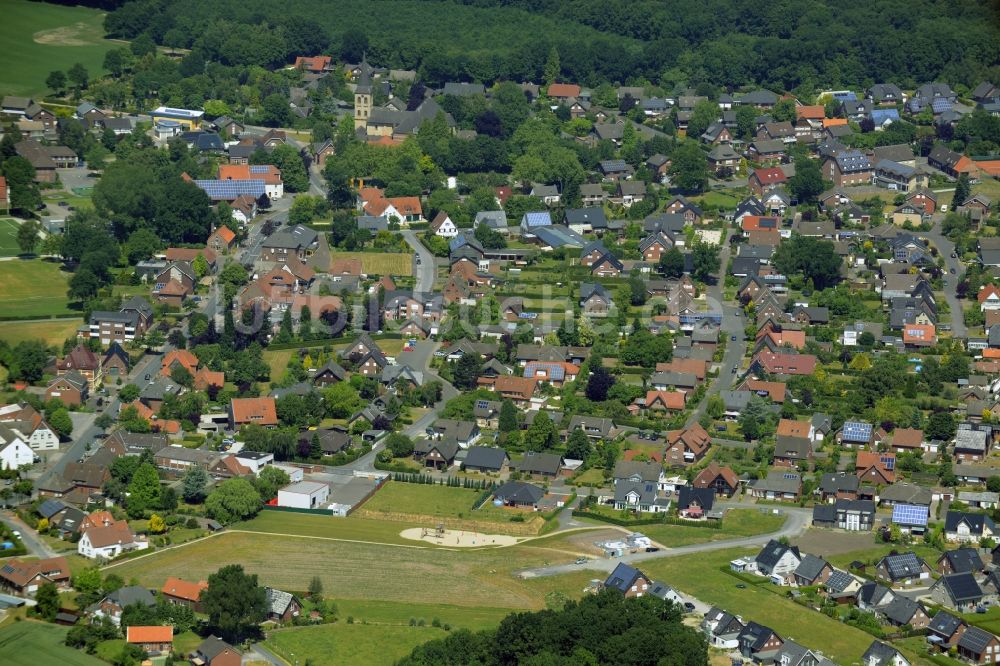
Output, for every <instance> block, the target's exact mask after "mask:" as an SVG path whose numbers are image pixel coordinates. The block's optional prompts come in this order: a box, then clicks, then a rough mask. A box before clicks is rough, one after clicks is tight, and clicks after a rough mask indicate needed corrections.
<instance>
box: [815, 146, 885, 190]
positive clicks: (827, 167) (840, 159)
mask: <svg viewBox="0 0 1000 666" xmlns="http://www.w3.org/2000/svg"><path fill="white" fill-rule="evenodd" d="M822 171H823V177H824V178H825V179H826V180H831V181H833V184H834V186H835V187H846V186H850V185H865V184H868V183H871V181H872V176H873V173H874V172H873V169H872V163H871V160H869V159H868V156H867V155H865V154H864V153H862V152H861V151H859V150H846V151H843V152H841V153H838V154H837V155H834V156H832V157H828V158H827V159H826V160H824V162H823V166H822Z"/></svg>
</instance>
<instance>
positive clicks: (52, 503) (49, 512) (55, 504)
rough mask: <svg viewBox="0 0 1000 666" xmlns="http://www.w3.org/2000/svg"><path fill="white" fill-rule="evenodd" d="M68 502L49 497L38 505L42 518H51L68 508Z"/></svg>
mask: <svg viewBox="0 0 1000 666" xmlns="http://www.w3.org/2000/svg"><path fill="white" fill-rule="evenodd" d="M66 506H67V505H66V504H65V503H64V502H62V501H61V500H57V499H47V500H45V501H44V502H42V503H41V504H40V505H39V506H38V513H40V514H41V516H42V518H51V517H52V516H54V515H56V514H57V513H59V512H60V511H62V510H63V509H65V508H66Z"/></svg>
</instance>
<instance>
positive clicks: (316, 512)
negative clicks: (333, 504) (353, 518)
mask: <svg viewBox="0 0 1000 666" xmlns="http://www.w3.org/2000/svg"><path fill="white" fill-rule="evenodd" d="M263 510H264V511H284V512H285V513H311V514H314V515H317V516H332V515H333V512H332V511H330V510H329V509H300V508H297V507H294V506H272V505H270V504H265V505H264V509H263Z"/></svg>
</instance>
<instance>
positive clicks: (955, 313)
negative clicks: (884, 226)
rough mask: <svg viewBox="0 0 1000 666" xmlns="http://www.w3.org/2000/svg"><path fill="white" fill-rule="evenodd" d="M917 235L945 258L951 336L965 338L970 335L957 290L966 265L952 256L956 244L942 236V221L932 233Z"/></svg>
mask: <svg viewBox="0 0 1000 666" xmlns="http://www.w3.org/2000/svg"><path fill="white" fill-rule="evenodd" d="M937 217H940V216H937ZM915 235H916V236H917V237H919V238H924V239H926V240H928V241H930V242H931V244H932V245H934V247H936V248H937V250H938V253H939V254H940V255H941V256H942V257H943V258H944V264H945V270H946V271H947V272H946V273H945V275H944V278H943V279H944V297H945V300H946V301H948V308H949V309H950V310H951V335H952V337H955V338H964V337H966V336H967V335H968V329H967V328H966V326H965V318H964V316H963V314H962V302H961V301H960V300H959V298H958V292H957V291H956V289H957V287H958V283H959V282H960V281H961V279H962V274H963V273H965V265H964V264H963V263H962V260H961V259H959V258H958V257H953V256H951V255H952V253H953V252H954V251H955V244H954V243H952V242H951V241H950V240H948V237H947V236H944V235H942V234H941V220H937V221H935V223H934V227H933V228H932V229H931V230H930V231H927V232H917V233H916V234H915ZM953 270H954V271H955V273H954V274H952V272H951V271H953Z"/></svg>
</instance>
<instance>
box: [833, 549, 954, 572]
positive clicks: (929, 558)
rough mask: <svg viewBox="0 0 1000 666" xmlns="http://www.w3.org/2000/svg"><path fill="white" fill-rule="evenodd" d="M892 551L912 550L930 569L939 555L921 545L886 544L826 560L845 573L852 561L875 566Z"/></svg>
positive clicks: (935, 550)
mask: <svg viewBox="0 0 1000 666" xmlns="http://www.w3.org/2000/svg"><path fill="white" fill-rule="evenodd" d="M892 550H896V551H899V552H903V551H908V550H912V551H913V552H914V553H916V554H917V555H918V556H919V557H922V558H923V559H924V560H925V561H926V562H927V564H929V565H930V566H931V568H932V569H933V568H934V562H935V561H937V558H938V557H940V555H941V552H940V551H939V550H937V549H936V548H931V547H930V546H925V545H923V544H914V545H912V546H908V547H905V548H904V547H902V546H898V545H893V544H889V543H887V544H878V545H873V546H872V547H871V548H866V549H865V550H856V551H851V552H849V553H840V554H837V555H830V556H829V557H827V558H826V560H827V561H828V562H829V563H830V564H832V565H833V566H835V567H837V568H839V569H843V570H845V571H846V570H847V568H848V566H850V564H851V562H853V561H854V560H859V561H861V562H865V563H871V564H875V563H877V562H878V561H879V560H880V559H882V558H883V557H884V556H886V555H888V554H889V552H890V551H892ZM820 555H822V553H820Z"/></svg>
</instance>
